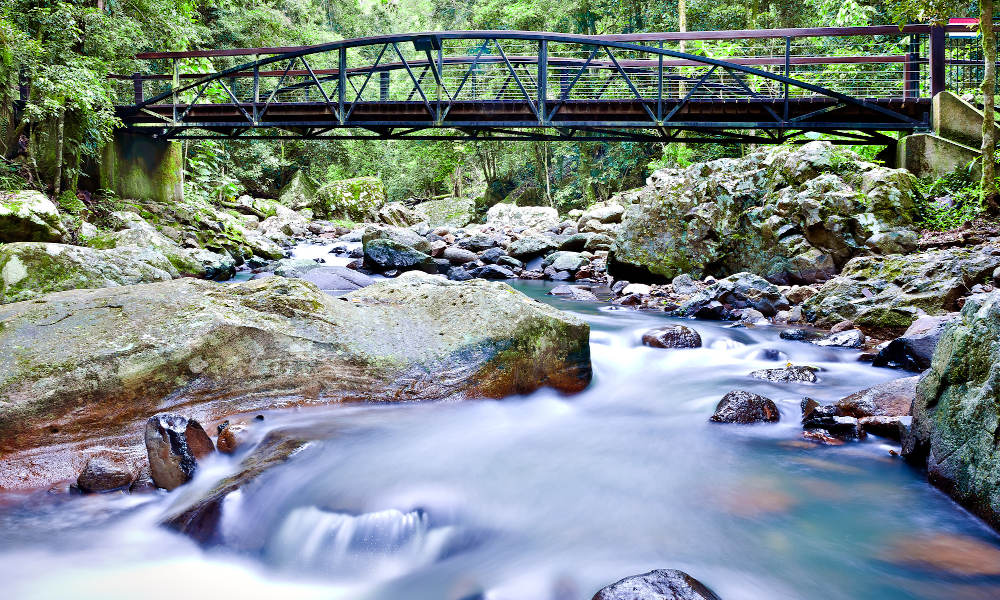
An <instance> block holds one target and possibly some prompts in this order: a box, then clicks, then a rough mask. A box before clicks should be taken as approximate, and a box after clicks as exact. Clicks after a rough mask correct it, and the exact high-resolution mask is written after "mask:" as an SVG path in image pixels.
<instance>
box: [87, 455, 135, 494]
mask: <svg viewBox="0 0 1000 600" xmlns="http://www.w3.org/2000/svg"><path fill="white" fill-rule="evenodd" d="M134 480H135V474H134V473H133V471H132V467H131V465H129V464H127V463H126V462H125V461H122V460H114V459H111V458H108V457H104V456H92V457H91V458H90V459H89V460H88V461H87V464H86V465H84V467H83V472H81V473H80V476H79V477H77V479H76V485H77V487H79V488H80V489H81V490H83V491H84V492H90V493H98V492H111V491H115V490H121V489H125V488H127V487H129V486H130V485H132V482H133V481H134Z"/></svg>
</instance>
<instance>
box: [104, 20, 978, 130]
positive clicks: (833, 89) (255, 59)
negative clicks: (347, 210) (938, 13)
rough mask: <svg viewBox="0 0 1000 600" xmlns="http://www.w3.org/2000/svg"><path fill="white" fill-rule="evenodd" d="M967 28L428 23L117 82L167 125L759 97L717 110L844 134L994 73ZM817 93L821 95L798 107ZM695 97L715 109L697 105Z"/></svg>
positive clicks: (896, 124) (894, 122)
mask: <svg viewBox="0 0 1000 600" xmlns="http://www.w3.org/2000/svg"><path fill="white" fill-rule="evenodd" d="M963 31H967V30H965V29H964V28H961V27H943V28H942V27H930V26H926V25H909V26H906V27H904V28H899V27H895V26H879V27H847V28H810V29H774V30H756V31H715V32H683V33H644V34H627V35H605V36H581V35H566V34H555V33H545V32H521V31H450V32H428V33H420V34H398V35H388V36H379V37H372V38H364V39H358V40H344V41H340V42H332V43H330V44H324V45H319V46H310V47H294V48H248V49H226V50H201V51H190V52H161V53H146V54H140V55H138V59H139V60H140V61H143V63H144V64H145V65H146V67H147V68H146V69H145V70H144V71H143V72H141V73H135V74H131V75H114V76H112V77H113V78H115V79H116V80H117V81H118V86H117V88H116V93H117V94H118V96H117V101H118V102H119V104H120V105H121V106H122V107H123V108H124V109H127V110H126V113H128V115H129V116H130V118H131V119H132V120H133V122H134V124H136V125H137V126H143V125H149V126H156V127H161V128H163V129H164V131H167V130H170V129H174V130H175V129H177V128H198V127H201V128H209V129H213V128H214V129H224V128H227V127H229V128H232V129H233V130H236V129H239V128H247V129H248V128H258V127H279V128H280V127H292V126H294V127H298V128H305V129H309V128H317V127H340V128H344V127H366V128H372V129H375V128H383V129H384V128H398V127H413V128H422V127H427V126H428V125H431V126H438V127H453V128H462V127H467V128H468V127H483V126H485V125H486V124H491V125H495V126H497V127H501V126H502V127H538V126H541V127H553V126H567V127H571V126H575V124H577V123H579V124H580V126H588V127H593V126H600V125H608V126H612V127H640V128H643V127H645V128H659V129H660V130H661V131H662V130H663V128H665V127H675V128H692V127H701V126H706V127H707V126H710V124H708V125H706V124H705V120H704V119H705V115H706V114H707V113H706V110H709V109H706V108H704V107H705V106H709V105H719V106H720V107H721V106H722V105H723V104H726V103H728V104H732V103H737V104H738V103H741V102H743V103H753V104H754V106H755V107H756V108H755V111H756V115H755V116H753V117H752V118H749V117H748V118H743V119H740V118H735V117H734V118H729V119H728V120H727V119H721V122H722V126H724V127H729V128H737V127H739V128H743V129H752V128H777V129H789V128H794V127H799V128H809V129H813V130H821V129H823V128H824V127H826V128H834V127H836V126H838V125H842V124H843V119H841V121H839V122H833V121H830V122H827V121H826V120H825V119H824V118H823V114H824V112H826V111H831V110H840V109H843V108H844V107H846V106H849V105H850V106H854V107H855V108H857V109H858V110H861V111H862V112H865V111H867V113H869V114H866V116H865V117H864V118H863V119H860V120H858V122H857V123H853V124H852V125H853V126H854V127H855V128H865V127H867V128H870V129H873V130H875V129H878V128H882V129H894V128H910V129H912V128H914V127H917V126H918V125H919V123H917V121H916V120H914V118H912V117H908V116H905V115H902V114H900V113H896V112H893V111H891V110H889V109H887V108H886V106H888V105H891V104H892V102H895V103H896V105H901V104H900V103H902V104H906V103H908V102H916V101H918V100H920V99H925V100H926V99H927V98H929V97H930V96H931V95H932V94H933V93H934V92H936V91H940V90H942V89H945V87H946V86H948V87H953V88H954V89H959V90H963V91H964V90H965V89H967V88H968V87H969V86H970V85H972V84H971V82H973V81H974V80H975V79H976V69H981V68H982V61H981V59H980V60H979V62H978V63H977V62H976V60H975V56H974V52H973V51H972V48H973V47H974V46H975V45H976V44H975V40H972V41H971V42H970V41H968V40H966V39H962V38H954V39H950V38H949V34H950V33H959V32H963ZM812 101H821V102H824V103H825V104H824V106H823V107H822V108H821V109H817V110H812V109H807V110H803V109H801V105H802V103H803V102H806V103H808V102H812ZM695 105H701V106H702V107H703V108H701V109H699V110H700V112H698V113H697V114H694V113H692V107H693V106H695ZM792 106H796V107H799V108H791V107H792ZM212 107H218V110H215V109H212ZM317 107H319V109H320V110H321V112H323V111H325V113H326V114H325V116H322V115H320V116H322V118H320V116H317V113H316V108H317ZM223 109H225V110H223ZM310 110H311V111H312V112H309V111H310ZM297 111H298V112H297ZM463 111H465V112H463ZM587 111H594V112H595V114H597V113H600V114H599V116H598V117H592V116H588V112H587ZM911 114H913V113H912V111H911ZM463 115H464V116H463ZM470 115H475V116H470ZM692 115H693V116H692ZM717 121H718V119H717Z"/></svg>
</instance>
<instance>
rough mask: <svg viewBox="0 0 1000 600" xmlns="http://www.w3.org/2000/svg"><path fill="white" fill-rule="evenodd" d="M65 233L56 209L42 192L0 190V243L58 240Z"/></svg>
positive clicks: (60, 239)
mask: <svg viewBox="0 0 1000 600" xmlns="http://www.w3.org/2000/svg"><path fill="white" fill-rule="evenodd" d="M65 234H66V230H65V229H64V228H63V226H62V222H61V221H60V220H59V210H58V209H57V208H56V205H55V204H53V203H52V201H51V200H49V199H48V198H46V197H45V194H43V193H41V192H36V191H34V190H25V191H21V192H0V242H59V241H62V239H63V236H64V235H65Z"/></svg>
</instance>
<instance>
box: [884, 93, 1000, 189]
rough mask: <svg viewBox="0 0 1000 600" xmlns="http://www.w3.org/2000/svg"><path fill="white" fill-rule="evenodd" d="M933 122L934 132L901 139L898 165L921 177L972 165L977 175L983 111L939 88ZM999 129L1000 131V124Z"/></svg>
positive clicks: (933, 109) (898, 147)
mask: <svg viewBox="0 0 1000 600" xmlns="http://www.w3.org/2000/svg"><path fill="white" fill-rule="evenodd" d="M931 126H932V128H933V132H930V133H916V134H913V135H908V136H906V137H904V138H902V139H901V140H899V143H898V146H897V151H896V157H897V163H896V166H897V167H901V168H905V169H908V170H909V171H910V172H912V173H913V174H914V175H916V176H917V177H927V176H930V177H942V176H944V175H946V174H948V173H951V172H952V171H955V170H956V169H960V168H970V169H971V170H972V171H973V177H974V178H976V177H977V175H976V173H978V172H979V166H978V164H979V162H980V160H981V159H982V152H981V151H980V148H981V147H982V143H983V113H982V111H980V110H979V109H978V108H976V107H975V106H973V105H972V104H970V103H969V102H966V101H965V100H963V99H962V98H960V97H958V96H957V95H955V94H954V93H952V92H939V93H938V94H937V95H935V96H934V99H933V101H932V104H931ZM996 131H997V133H998V135H1000V127H997V129H996Z"/></svg>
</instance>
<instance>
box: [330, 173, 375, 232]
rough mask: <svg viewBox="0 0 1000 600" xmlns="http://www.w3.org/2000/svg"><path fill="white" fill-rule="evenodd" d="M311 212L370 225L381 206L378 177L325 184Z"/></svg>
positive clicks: (357, 178)
mask: <svg viewBox="0 0 1000 600" xmlns="http://www.w3.org/2000/svg"><path fill="white" fill-rule="evenodd" d="M316 198H317V201H316V203H315V205H314V206H315V208H316V211H317V214H318V215H319V216H322V217H325V218H329V219H349V220H351V221H355V222H359V223H361V222H369V223H370V222H373V221H375V220H376V219H377V217H378V211H379V210H380V209H381V208H382V207H383V206H384V205H385V202H386V193H385V185H383V183H382V180H380V179H379V178H378V177H356V178H354V179H342V180H337V181H328V182H325V183H324V184H323V185H321V186H320V187H319V189H318V190H317V192H316Z"/></svg>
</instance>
